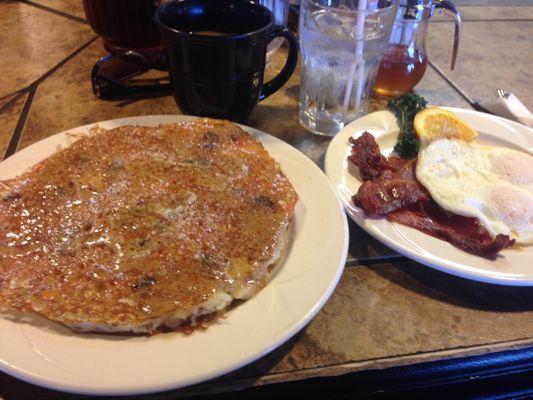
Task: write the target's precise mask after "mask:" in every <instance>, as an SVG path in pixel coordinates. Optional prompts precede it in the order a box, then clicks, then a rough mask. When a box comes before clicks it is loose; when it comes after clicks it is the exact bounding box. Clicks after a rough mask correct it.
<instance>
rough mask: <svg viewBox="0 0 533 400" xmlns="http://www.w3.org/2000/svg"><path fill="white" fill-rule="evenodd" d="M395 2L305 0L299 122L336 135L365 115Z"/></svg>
mask: <svg viewBox="0 0 533 400" xmlns="http://www.w3.org/2000/svg"><path fill="white" fill-rule="evenodd" d="M396 9H397V1H396V0H359V1H358V0H301V2H300V26H299V32H300V46H301V51H302V70H301V83H300V102H299V119H300V123H301V124H302V125H303V126H304V127H306V128H308V129H309V130H311V131H312V132H314V133H317V134H322V135H327V136H333V135H335V134H336V133H338V132H339V131H340V130H341V129H342V128H343V127H344V126H345V125H346V124H347V123H348V122H350V121H352V120H354V119H355V118H357V117H359V116H361V115H364V114H366V113H367V110H368V104H369V101H370V96H371V94H372V90H373V87H374V82H375V78H376V73H377V70H378V67H379V63H380V61H381V58H382V57H383V54H384V52H385V49H386V47H387V44H388V41H389V36H390V32H391V27H392V24H393V21H394V17H395V15H396Z"/></svg>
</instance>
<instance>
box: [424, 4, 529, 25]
mask: <svg viewBox="0 0 533 400" xmlns="http://www.w3.org/2000/svg"><path fill="white" fill-rule="evenodd" d="M458 9H459V12H460V13H461V16H462V18H463V20H464V21H476V20H485V19H505V20H514V19H531V20H533V5H532V4H530V5H529V6H521V7H516V6H514V7H513V6H506V5H498V6H465V5H458ZM452 19H453V15H450V14H448V13H447V12H444V13H442V14H441V13H440V12H437V13H436V14H435V15H434V16H433V19H432V21H439V20H452Z"/></svg>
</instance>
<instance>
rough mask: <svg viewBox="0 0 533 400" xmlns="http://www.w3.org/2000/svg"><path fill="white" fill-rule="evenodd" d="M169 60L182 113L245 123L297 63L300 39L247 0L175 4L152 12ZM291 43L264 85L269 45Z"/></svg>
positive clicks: (187, 0)
mask: <svg viewBox="0 0 533 400" xmlns="http://www.w3.org/2000/svg"><path fill="white" fill-rule="evenodd" d="M154 18H155V21H156V23H157V24H158V25H159V28H160V30H161V33H162V36H163V41H164V44H165V48H166V51H167V55H168V69H169V71H170V77H171V81H172V85H173V92H174V97H175V99H176V103H177V104H178V106H179V107H180V109H181V110H182V112H183V113H185V114H193V115H201V116H209V117H215V118H225V119H229V120H233V121H242V120H244V119H246V118H247V117H248V116H249V115H250V113H251V112H252V110H253V108H254V107H255V105H256V104H257V102H258V101H260V100H263V99H264V98H266V97H268V96H270V95H271V94H272V93H274V92H275V91H276V90H278V89H279V88H281V87H282V86H283V85H284V84H285V82H287V80H288V79H289V78H290V76H291V75H292V73H293V72H294V68H295V67H296V63H297V61H298V40H297V39H296V37H295V36H294V35H293V34H292V32H290V31H289V30H288V29H286V28H282V27H280V26H275V24H274V16H273V14H272V13H271V12H270V10H268V9H267V8H265V7H263V6H261V5H258V4H256V3H253V2H251V1H246V0H178V1H171V2H167V3H163V4H162V5H161V6H160V7H159V8H158V9H157V11H156V13H155V17H154ZM278 36H283V37H285V38H286V39H287V40H288V42H289V53H288V57H287V61H286V63H285V66H284V67H283V69H282V70H281V71H280V73H279V74H278V75H277V76H276V77H275V78H273V79H272V80H271V81H270V82H267V83H263V74H264V71H265V59H266V51H267V45H268V43H269V42H270V41H271V40H273V39H274V38H275V37H278Z"/></svg>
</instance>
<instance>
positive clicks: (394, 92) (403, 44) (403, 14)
mask: <svg viewBox="0 0 533 400" xmlns="http://www.w3.org/2000/svg"><path fill="white" fill-rule="evenodd" d="M435 9H443V10H448V11H451V12H452V13H453V15H454V16H455V36H454V42H453V51H452V61H451V69H452V70H453V68H454V66H455V60H456V59H457V51H458V49H459V37H460V31H461V15H460V13H459V11H458V10H457V8H456V7H455V5H454V4H453V3H452V2H451V1H449V0H400V3H399V6H398V12H397V14H396V19H395V21H394V25H393V27H392V32H391V36H390V40H389V47H388V49H387V51H386V52H385V56H384V57H383V60H382V61H381V64H380V67H379V71H378V75H377V78H376V84H375V86H374V91H375V92H376V93H377V94H378V95H383V96H399V95H401V94H404V93H407V92H410V91H411V90H412V89H413V88H414V87H415V85H416V84H417V83H418V82H420V80H421V79H422V77H423V76H424V73H425V72H426V66H427V53H426V35H427V30H428V22H429V18H430V17H431V16H432V15H433V13H434V11H435Z"/></svg>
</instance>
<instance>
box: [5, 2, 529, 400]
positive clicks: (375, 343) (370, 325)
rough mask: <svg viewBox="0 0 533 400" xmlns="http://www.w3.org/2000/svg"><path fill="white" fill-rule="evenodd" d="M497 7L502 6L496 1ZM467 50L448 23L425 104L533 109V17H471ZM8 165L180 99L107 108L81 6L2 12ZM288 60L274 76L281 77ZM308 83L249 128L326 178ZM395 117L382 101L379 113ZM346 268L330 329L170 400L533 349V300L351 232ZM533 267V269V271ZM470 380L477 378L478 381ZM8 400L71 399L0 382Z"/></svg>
mask: <svg viewBox="0 0 533 400" xmlns="http://www.w3.org/2000/svg"><path fill="white" fill-rule="evenodd" d="M491 4H492V3H491ZM462 12H463V16H464V29H463V41H462V44H461V48H460V53H459V59H458V62H457V69H456V70H455V71H453V72H451V71H450V70H449V56H450V54H451V41H452V25H451V24H450V23H449V19H447V18H446V17H445V16H442V17H436V18H435V19H434V21H433V22H432V24H431V27H430V34H429V38H428V51H429V56H430V60H431V62H430V66H429V68H428V70H427V73H426V75H425V77H424V79H423V81H422V82H421V83H420V84H419V86H418V87H417V89H416V90H417V92H419V93H421V94H422V95H423V96H425V97H426V98H427V99H428V100H429V101H430V102H431V103H432V104H436V105H447V106H456V107H464V108H470V105H469V103H468V102H467V101H466V100H465V98H464V97H463V96H462V95H461V94H460V91H461V90H462V91H465V92H466V93H468V94H469V95H470V96H472V97H474V98H485V97H486V96H489V95H490V89H491V88H493V87H503V88H506V89H508V90H511V91H513V92H514V93H515V94H517V95H518V96H519V97H520V98H521V99H522V101H523V102H524V103H525V104H526V105H527V106H528V107H529V108H530V109H533V90H532V89H533V69H532V67H531V66H532V65H533V39H531V38H532V37H533V6H529V7H528V6H523V7H509V6H487V7H474V6H470V7H469V6H464V7H462ZM0 18H1V19H2V21H3V29H2V30H1V31H0V71H1V73H0V155H4V156H5V157H7V156H9V155H11V154H13V153H14V152H15V151H17V150H20V149H22V148H24V147H26V146H28V145H29V144H31V143H34V142H36V141H38V140H40V139H43V138H45V137H47V136H49V135H52V134H54V133H56V132H59V131H62V130H65V129H68V128H73V127H76V126H79V125H83V124H87V123H91V122H96V121H100V120H105V119H111V118H117V117H124V116H132V115H147V114H176V113H179V109H178V108H177V107H176V105H175V103H174V100H173V99H172V98H170V97H163V98H157V99H149V100H139V101H130V102H127V101H126V102H103V101H100V100H98V99H96V98H95V97H94V96H93V94H92V92H91V87H90V82H89V78H88V75H89V71H90V69H91V67H92V65H93V64H94V62H95V61H96V59H98V58H99V57H101V56H102V55H103V54H104V53H105V52H104V50H103V47H102V45H101V43H100V41H99V40H98V39H97V38H96V36H95V35H94V33H93V32H92V31H91V29H90V27H89V26H88V25H87V23H86V21H85V19H84V13H83V9H82V6H81V1H70V0H34V1H0ZM281 62H282V59H281V56H280V58H279V59H276V60H275V62H274V63H273V66H272V68H273V69H275V68H277V67H279V64H281ZM298 83H299V75H298V74H295V75H294V76H293V77H292V78H291V80H290V81H289V83H288V84H287V85H286V86H285V87H284V88H283V89H282V90H281V91H279V92H278V93H276V94H275V95H273V96H271V97H270V98H269V99H267V100H266V101H264V102H262V103H261V104H260V105H259V106H258V107H257V108H256V110H255V111H254V113H253V114H252V116H251V117H250V119H249V121H248V124H249V125H251V126H253V127H257V128H259V129H261V130H263V131H266V132H269V133H271V134H273V135H275V136H278V137H280V138H281V139H283V140H285V141H287V142H288V143H290V144H292V145H294V146H295V147H297V148H298V149H300V150H301V151H302V152H304V153H305V154H306V155H308V156H309V157H310V158H311V159H312V160H313V161H315V162H316V163H317V164H318V165H319V166H322V165H323V157H324V152H325V150H326V148H327V146H328V143H329V140H328V139H325V138H319V137H316V136H313V135H311V134H309V133H308V132H306V131H305V130H304V129H303V128H301V127H300V126H299V125H298V122H297V96H298ZM383 107H384V104H383V102H379V101H373V103H372V106H371V108H372V110H375V109H381V108H383ZM350 235H351V239H350V249H349V257H348V261H347V263H346V268H345V270H344V274H343V276H342V278H341V281H340V283H339V285H338V287H337V289H336V290H335V292H334V293H333V296H332V297H331V299H330V300H329V302H328V303H327V304H326V306H325V307H324V309H323V310H322V311H321V312H320V313H319V314H318V315H317V317H316V318H315V319H314V320H313V321H312V322H311V323H310V324H309V325H308V326H307V327H305V328H304V329H303V330H302V331H301V332H299V333H298V334H297V335H296V336H295V337H294V338H292V339H291V340H290V341H289V342H287V343H286V344H284V345H283V346H281V347H280V348H278V349H276V350H274V351H273V352H272V353H270V354H269V355H267V356H265V357H263V358H262V359H260V360H258V361H257V362H255V363H253V364H251V365H249V366H247V367H245V368H242V369H240V370H238V371H235V372H233V373H231V374H229V375H226V376H223V377H221V378H218V379H216V380H214V381H212V382H207V383H204V384H201V385H197V386H195V387H192V388H187V389H183V390H180V391H176V392H172V393H167V394H160V395H157V396H156V397H154V398H158V399H163V398H164V399H166V398H176V397H183V396H187V395H191V394H199V393H214V392H224V391H229V390H234V389H240V388H245V387H249V386H258V385H264V384H271V383H280V382H288V381H297V380H304V379H308V378H313V377H333V376H340V375H344V374H353V373H355V372H357V371H367V372H368V371H374V370H377V369H386V368H391V367H402V366H407V365H417V364H419V363H423V362H428V361H443V360H447V359H448V360H449V359H456V358H460V357H473V356H474V355H480V354H493V353H496V352H500V351H503V350H510V349H519V348H520V349H524V348H528V347H531V346H533V288H532V289H529V288H511V287H499V286H491V285H486V284H481V283H475V282H470V281H466V280H462V279H459V278H455V277H452V276H448V275H445V274H442V273H440V272H437V271H434V270H432V269H430V268H427V267H425V266H423V265H420V264H417V263H415V262H412V261H409V260H407V259H405V258H404V257H402V256H400V255H398V254H396V253H395V252H394V251H392V250H390V249H388V248H387V247H385V246H384V245H382V244H381V243H379V242H378V241H376V240H374V239H372V238H371V237H369V236H368V235H367V234H365V233H364V232H363V231H361V229H359V228H358V227H357V226H355V225H354V224H353V223H350ZM532 265H533V260H532ZM465 379H472V376H467V377H466V378H465ZM0 397H4V398H5V399H20V398H39V399H70V398H73V396H71V395H67V394H62V393H58V392H52V391H49V390H44V389H40V388H37V387H34V386H32V385H29V384H26V383H24V382H21V381H18V380H16V379H14V378H11V377H9V376H7V375H5V374H2V373H0Z"/></svg>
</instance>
